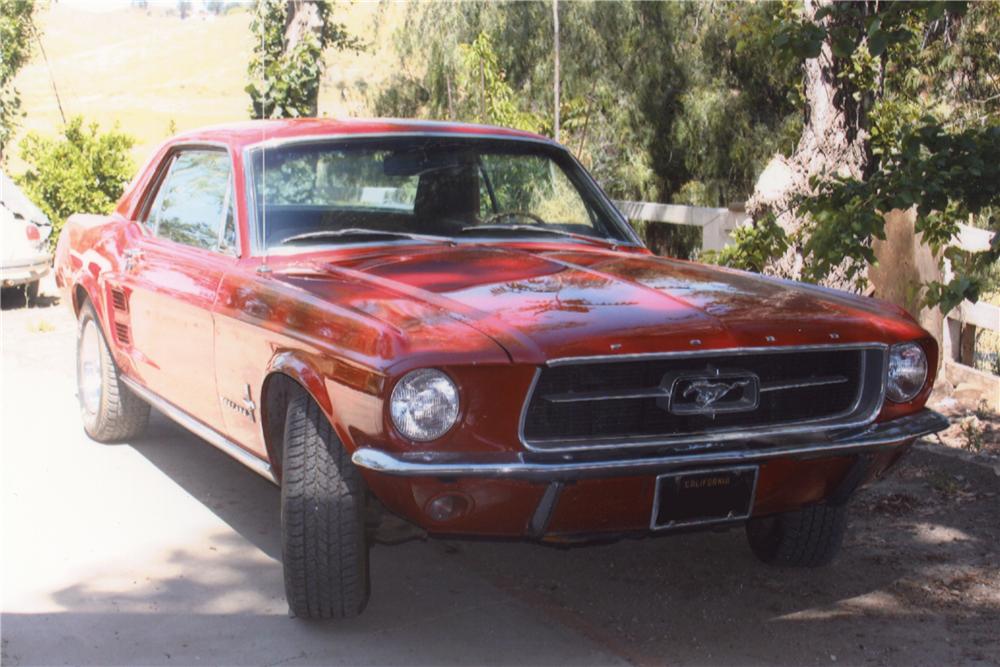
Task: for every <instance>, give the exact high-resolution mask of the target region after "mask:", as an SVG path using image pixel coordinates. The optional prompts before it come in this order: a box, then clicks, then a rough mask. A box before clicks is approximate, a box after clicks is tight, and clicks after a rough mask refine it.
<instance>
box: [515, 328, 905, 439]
mask: <svg viewBox="0 0 1000 667" xmlns="http://www.w3.org/2000/svg"><path fill="white" fill-rule="evenodd" d="M884 372H885V348H884V347H882V346H871V347H847V346H839V347H824V348H818V349H817V348H811V349H796V348H786V349H780V348H776V349H766V350H731V351H716V352H706V353H697V354H677V355H662V356H648V357H641V356H640V357H639V358H631V359H628V360H621V361H618V360H599V361H593V360H589V361H588V360H581V361H579V362H573V361H569V362H568V363H557V364H556V365H553V366H548V367H545V368H543V369H542V370H541V371H540V374H539V376H538V378H537V380H536V382H535V386H534V389H533V391H532V394H531V396H530V397H529V399H528V402H527V404H526V408H525V412H524V420H523V430H522V435H523V438H524V441H525V443H526V444H527V445H528V446H529V447H532V448H536V449H548V450H552V449H574V448H589V447H595V446H616V445H637V444H638V445H641V444H646V443H664V442H666V443H669V442H682V441H686V442H691V441H692V440H702V441H705V440H712V439H733V438H735V437H744V436H745V437H750V436H752V435H754V434H759V433H763V432H768V431H770V432H774V431H776V430H777V431H781V430H787V429H788V428H789V427H793V426H805V425H813V424H815V425H817V426H824V427H825V426H841V425H843V426H846V425H850V424H856V423H859V421H866V420H867V419H869V418H870V417H871V416H873V415H874V414H875V411H876V410H877V409H878V408H879V406H881V402H882V390H883V375H884ZM692 384H699V387H700V388H699V387H694V388H692V386H691V385H692ZM729 386H732V387H733V388H732V389H731V390H728V391H727V390H726V389H725V388H726V387H729ZM720 387H721V389H720ZM713 390H715V391H718V392H721V393H722V395H721V396H720V397H712V396H711V394H712V392H713ZM702 399H705V401H706V402H708V405H702V404H700V403H699V402H698V401H700V400H702ZM713 400H714V401H715V402H712V401H713Z"/></svg>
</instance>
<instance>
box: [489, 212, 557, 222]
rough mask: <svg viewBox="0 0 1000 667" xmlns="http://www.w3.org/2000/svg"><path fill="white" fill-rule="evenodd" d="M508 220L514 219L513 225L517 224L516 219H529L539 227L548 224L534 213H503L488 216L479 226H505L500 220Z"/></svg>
mask: <svg viewBox="0 0 1000 667" xmlns="http://www.w3.org/2000/svg"><path fill="white" fill-rule="evenodd" d="M508 218H514V219H515V221H514V222H512V223H511V224H516V218H527V219H528V220H531V221H533V222H536V223H538V224H539V225H544V224H547V223H546V222H545V220H543V219H542V218H540V217H538V216H537V215H535V214H534V213H529V212H528V211H501V212H499V213H494V214H493V215H490V216H487V217H486V218H485V219H484V220H483V221H482V222H480V223H479V224H481V225H494V224H504V223H500V222H499V221H500V220H506V219H508Z"/></svg>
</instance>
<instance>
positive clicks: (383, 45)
mask: <svg viewBox="0 0 1000 667" xmlns="http://www.w3.org/2000/svg"><path fill="white" fill-rule="evenodd" d="M94 4H95V5H96V3H94ZM97 6H98V7H99V6H100V5H97ZM172 8H173V3H169V4H164V5H154V6H152V7H151V8H150V9H149V10H141V9H136V8H130V7H127V6H122V5H108V6H107V10H106V11H96V10H95V9H93V8H92V7H87V6H86V5H84V4H69V5H67V4H64V3H52V4H51V5H50V6H49V7H48V8H46V9H43V10H41V11H40V13H39V14H38V16H37V18H36V21H37V23H38V25H39V28H40V29H41V31H42V43H43V45H44V47H45V52H46V53H47V55H48V61H49V65H50V66H51V73H52V77H53V78H54V79H55V82H56V85H57V86H58V90H59V95H60V97H61V99H62V106H63V109H64V111H65V113H66V115H67V116H70V115H75V114H82V115H83V116H84V117H85V118H87V119H88V120H96V121H98V122H100V123H101V125H102V126H105V127H110V126H111V125H113V124H114V123H115V122H117V123H119V124H120V126H121V128H122V130H124V131H125V132H128V133H129V134H131V135H133V136H134V137H136V140H137V143H136V146H135V148H134V150H133V158H134V159H135V161H136V163H137V165H139V164H142V163H143V162H144V161H145V160H146V159H147V158H148V157H149V155H150V153H151V152H152V151H153V150H154V148H155V147H156V145H157V144H158V143H159V142H161V141H163V140H164V139H166V138H167V137H168V136H170V134H171V130H172V128H176V130H177V131H183V130H187V129H191V128H195V127H199V126H203V125H210V124H213V123H223V122H231V121H237V120H243V119H246V118H247V108H248V106H249V97H248V96H247V94H246V93H245V92H244V90H243V88H244V86H245V85H246V83H247V80H246V67H247V61H248V59H249V57H250V52H251V39H252V37H251V35H250V31H249V24H250V14H249V12H248V10H247V9H246V8H240V7H236V8H234V9H233V10H231V11H230V12H229V13H228V14H226V15H224V16H220V17H199V16H193V17H189V18H187V19H184V20H182V19H180V18H179V17H178V16H177V15H176V13H175V12H174V11H173V9H172ZM404 13H405V7H404V6H403V5H399V4H392V5H386V6H383V7H379V6H378V4H377V3H374V2H357V3H353V4H351V5H345V6H343V7H339V8H338V17H339V18H340V20H342V21H344V22H345V23H346V24H347V26H348V29H349V30H350V31H351V32H352V33H353V34H356V35H358V36H359V37H361V39H363V40H364V41H365V42H367V43H368V44H369V48H368V49H367V50H366V51H365V52H364V53H361V54H354V53H330V54H328V56H327V72H326V74H325V76H324V81H323V86H322V88H321V91H320V114H321V115H328V116H363V115H367V113H368V111H367V109H368V104H367V97H368V95H370V93H371V91H372V90H375V89H377V88H379V87H380V85H381V84H382V83H383V82H384V80H385V79H386V78H387V77H388V76H390V75H391V73H392V71H393V69H394V68H395V66H396V63H397V57H396V55H395V52H394V51H393V49H392V47H391V44H392V32H393V30H394V28H395V27H396V26H397V25H398V24H399V23H400V22H401V21H402V18H403V14H404ZM16 86H17V87H18V89H19V90H20V92H21V97H22V100H23V110H24V111H25V112H26V117H25V118H24V119H23V122H22V125H21V128H20V132H19V136H18V139H17V140H16V141H19V139H20V137H21V136H23V135H24V133H25V132H26V131H28V130H36V131H39V132H42V133H44V134H56V133H57V132H58V128H59V126H60V125H61V121H60V117H59V110H58V106H57V104H56V98H55V95H54V94H53V92H52V83H51V80H50V76H49V68H48V67H46V64H45V62H44V61H43V59H42V57H41V54H40V52H39V50H38V48H37V46H36V48H35V53H34V57H33V59H32V61H31V62H30V63H29V64H28V65H27V66H25V67H24V68H23V69H22V70H21V72H20V73H19V74H18V77H17V80H16ZM15 143H16V142H15ZM12 158H13V160H12V163H11V171H12V172H14V173H18V172H20V171H22V170H23V169H24V164H23V163H22V162H21V161H20V160H19V156H18V152H17V150H16V148H15V150H14V151H13V153H12Z"/></svg>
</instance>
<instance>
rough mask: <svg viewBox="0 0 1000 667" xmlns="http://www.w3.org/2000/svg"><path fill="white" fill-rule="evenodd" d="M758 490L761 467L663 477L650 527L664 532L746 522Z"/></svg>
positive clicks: (696, 471) (659, 479) (657, 488)
mask: <svg viewBox="0 0 1000 667" xmlns="http://www.w3.org/2000/svg"><path fill="white" fill-rule="evenodd" d="M756 489H757V466H740V467H736V468H718V469H713V470H691V471H687V472H671V473H666V474H664V475H660V476H659V477H657V478H656V496H655V498H654V499H653V519H652V522H651V524H650V527H651V528H652V529H653V530H662V529H666V528H683V527H685V526H695V525H700V524H710V523H721V522H724V521H739V520H740V519H746V518H747V517H749V516H750V509H751V508H752V507H753V498H754V492H755V491H756Z"/></svg>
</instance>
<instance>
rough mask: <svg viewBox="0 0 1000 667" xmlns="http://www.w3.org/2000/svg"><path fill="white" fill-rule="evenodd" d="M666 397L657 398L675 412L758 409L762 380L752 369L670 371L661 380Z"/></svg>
mask: <svg viewBox="0 0 1000 667" xmlns="http://www.w3.org/2000/svg"><path fill="white" fill-rule="evenodd" d="M660 386H661V387H662V388H663V390H664V393H665V394H666V396H665V397H664V398H663V399H662V400H659V401H657V405H659V406H660V408H662V409H663V410H666V411H668V412H671V413H673V414H675V415H709V416H711V417H714V416H715V415H716V414H717V413H720V412H746V411H748V410H756V409H757V406H758V404H759V402H760V380H759V379H758V378H757V376H756V375H755V374H754V373H751V372H749V371H740V370H733V371H712V370H710V371H709V372H708V373H704V372H703V373H699V372H694V373H683V372H682V373H676V374H675V373H670V374H668V375H667V376H666V377H664V378H663V381H662V382H661V383H660Z"/></svg>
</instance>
